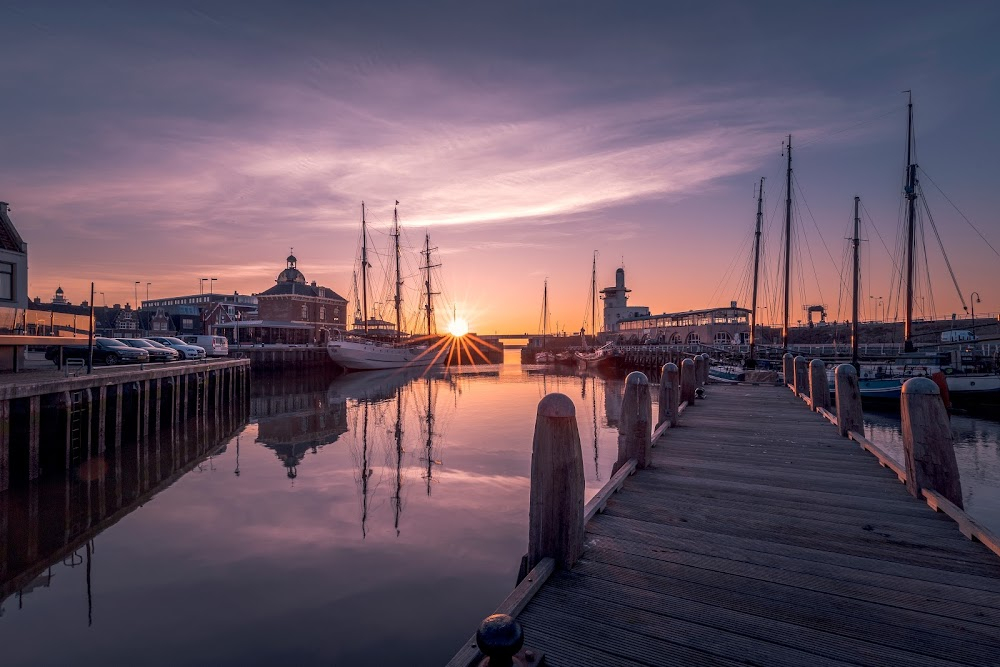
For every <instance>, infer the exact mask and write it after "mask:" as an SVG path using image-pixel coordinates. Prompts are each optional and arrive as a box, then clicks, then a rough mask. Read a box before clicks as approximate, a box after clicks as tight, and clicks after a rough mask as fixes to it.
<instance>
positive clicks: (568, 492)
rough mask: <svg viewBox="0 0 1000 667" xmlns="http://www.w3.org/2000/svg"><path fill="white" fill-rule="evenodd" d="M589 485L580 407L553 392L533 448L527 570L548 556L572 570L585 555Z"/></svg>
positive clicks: (542, 408)
mask: <svg viewBox="0 0 1000 667" xmlns="http://www.w3.org/2000/svg"><path fill="white" fill-rule="evenodd" d="M647 393H648V391H647ZM647 437H648V436H647ZM583 486H584V480H583V453H582V451H581V449H580V431H579V429H578V427H577V424H576V408H575V407H574V405H573V401H572V400H570V399H569V397H568V396H566V395H564V394H549V395H548V396H546V397H545V398H543V399H542V400H541V401H539V403H538V415H537V417H536V418H535V440H534V443H533V444H532V450H531V500H530V503H529V510H528V562H527V570H526V571H527V572H530V571H531V569H532V568H534V567H535V566H536V565H537V564H538V562H539V561H540V560H542V559H543V558H546V557H552V558H553V559H554V560H555V561H556V563H557V564H558V565H561V566H563V567H566V568H569V567H572V565H573V563H575V562H576V559H577V558H579V557H580V553H581V552H582V551H583Z"/></svg>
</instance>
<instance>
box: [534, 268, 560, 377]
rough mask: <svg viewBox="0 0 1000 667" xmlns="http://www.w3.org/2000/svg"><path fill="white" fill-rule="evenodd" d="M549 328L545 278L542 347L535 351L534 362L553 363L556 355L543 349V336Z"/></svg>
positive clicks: (547, 295)
mask: <svg viewBox="0 0 1000 667" xmlns="http://www.w3.org/2000/svg"><path fill="white" fill-rule="evenodd" d="M548 328H549V281H548V279H546V280H545V287H544V288H543V289H542V349H541V351H540V352H536V353H535V363H536V364H554V363H555V361H556V355H555V354H553V353H552V352H551V351H550V350H546V349H545V337H546V334H547V333H548Z"/></svg>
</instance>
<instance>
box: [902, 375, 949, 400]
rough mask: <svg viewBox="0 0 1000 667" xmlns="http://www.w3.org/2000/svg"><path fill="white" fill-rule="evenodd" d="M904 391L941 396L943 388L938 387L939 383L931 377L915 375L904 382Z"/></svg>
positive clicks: (905, 392) (906, 392)
mask: <svg viewBox="0 0 1000 667" xmlns="http://www.w3.org/2000/svg"><path fill="white" fill-rule="evenodd" d="M902 393H904V394H907V395H910V394H929V395H933V396H939V395H940V394H941V390H940V389H938V386H937V383H936V382H934V380H932V379H930V378H925V377H915V378H910V379H909V380H907V381H906V382H904V383H903V389H902Z"/></svg>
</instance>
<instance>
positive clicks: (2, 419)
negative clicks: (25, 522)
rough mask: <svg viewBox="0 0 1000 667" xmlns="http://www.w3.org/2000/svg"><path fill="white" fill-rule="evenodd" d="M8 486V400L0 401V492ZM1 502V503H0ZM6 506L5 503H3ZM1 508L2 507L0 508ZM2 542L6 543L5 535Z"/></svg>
mask: <svg viewBox="0 0 1000 667" xmlns="http://www.w3.org/2000/svg"><path fill="white" fill-rule="evenodd" d="M9 488H10V401H8V400H3V401H0V493H2V492H4V491H6V490H7V489H9ZM0 504H3V503H0ZM4 507H6V505H4ZM0 509H2V508H0ZM4 538H5V539H4V544H7V541H6V535H5V536H4Z"/></svg>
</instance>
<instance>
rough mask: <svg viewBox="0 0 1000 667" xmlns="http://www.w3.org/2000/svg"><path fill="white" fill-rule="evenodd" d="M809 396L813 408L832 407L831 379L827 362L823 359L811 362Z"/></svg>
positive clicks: (826, 408) (827, 408)
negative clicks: (827, 373)
mask: <svg viewBox="0 0 1000 667" xmlns="http://www.w3.org/2000/svg"><path fill="white" fill-rule="evenodd" d="M809 398H810V399H811V400H812V409H813V410H819V409H820V408H823V409H824V410H829V409H830V380H828V379H827V377H826V364H824V363H823V360H822V359H813V360H812V361H810V362H809Z"/></svg>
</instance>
